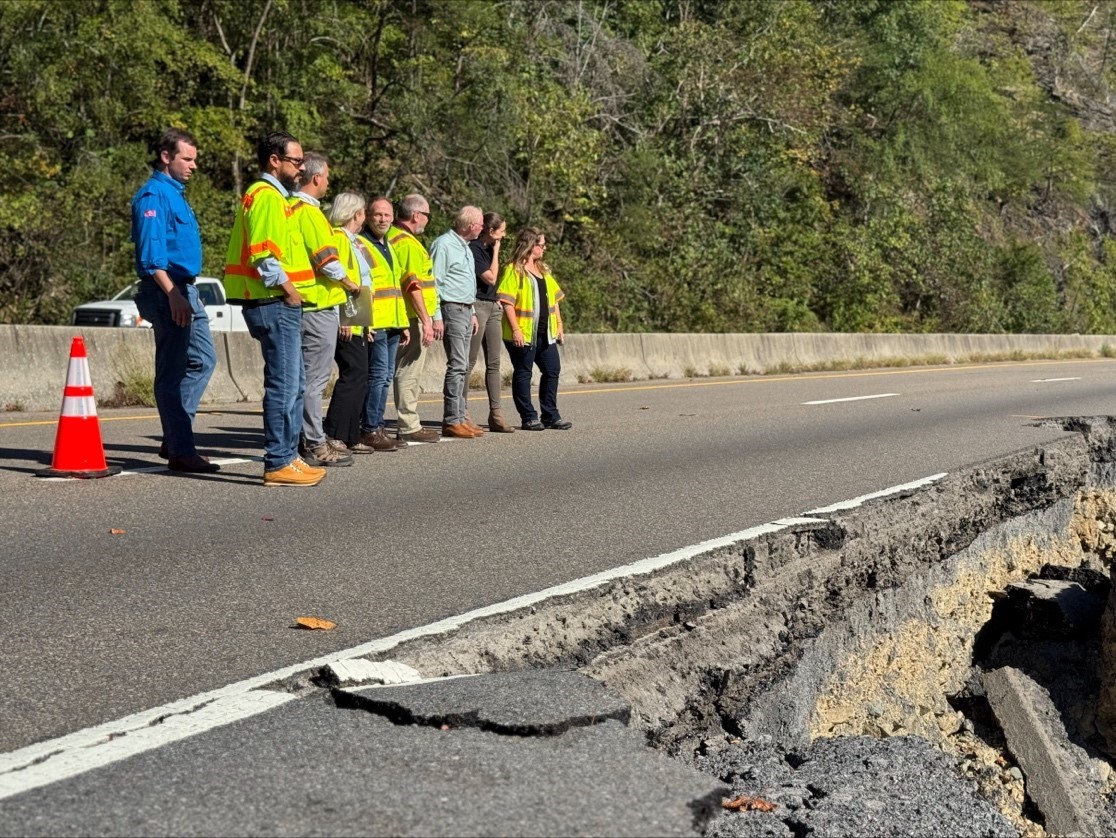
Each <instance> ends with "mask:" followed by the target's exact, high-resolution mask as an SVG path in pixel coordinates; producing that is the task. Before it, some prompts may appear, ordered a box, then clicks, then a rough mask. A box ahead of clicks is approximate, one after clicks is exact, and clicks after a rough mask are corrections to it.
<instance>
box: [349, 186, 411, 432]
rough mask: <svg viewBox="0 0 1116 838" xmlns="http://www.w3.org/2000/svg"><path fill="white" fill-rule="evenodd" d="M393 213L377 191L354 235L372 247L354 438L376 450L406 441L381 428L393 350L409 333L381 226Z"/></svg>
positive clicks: (394, 257)
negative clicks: (364, 366)
mask: <svg viewBox="0 0 1116 838" xmlns="http://www.w3.org/2000/svg"><path fill="white" fill-rule="evenodd" d="M394 216H395V211H394V209H392V206H391V201H389V200H388V199H387V198H385V197H383V196H379V197H376V198H373V199H372V200H371V201H370V202H369V203H368V218H367V225H368V226H367V227H366V235H362V236H361V237H360V238H361V239H362V240H363V241H364V243H365V244H366V245H367V247H368V249H369V250H370V251H371V253H372V257H373V263H372V331H371V332H369V335H368V338H369V341H370V343H369V344H368V395H367V396H366V397H365V400H364V412H363V413H362V414H361V417H360V430H361V434H360V441H361V442H363V443H364V444H365V445H370V446H371V447H372V448H374V449H375V450H376V451H395V450H396V449H398V448H399V447H401V446H404V447H405V446H406V443H401V442H398V441H396V440H394V439H389V438H388V436H387V435H386V434H385V433H384V410H385V409H386V408H387V397H388V389H389V388H390V387H391V380H392V379H393V378H394V377H395V356H396V353H397V352H398V351H399V347H400V346H406V345H407V344H408V343H409V342H410V339H411V335H410V333H409V332H408V331H407V309H406V306H405V305H404V303H403V289H402V288H401V287H400V285H399V266H400V262H399V257H398V256H397V255H396V253H395V249H394V248H393V247H392V246H391V242H389V241H388V240H387V231H388V229H389V228H390V227H391V222H392V220H393V218H394Z"/></svg>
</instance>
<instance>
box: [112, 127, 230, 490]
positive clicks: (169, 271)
mask: <svg viewBox="0 0 1116 838" xmlns="http://www.w3.org/2000/svg"><path fill="white" fill-rule="evenodd" d="M197 159H198V148H197V141H195V140H194V138H193V136H192V135H191V134H190V133H189V132H188V131H183V130H180V129H178V128H169V129H167V130H166V131H164V132H163V134H162V136H161V137H159V141H158V143H157V144H156V146H155V160H154V161H153V163H152V168H153V169H154V171H153V172H152V173H151V177H150V178H148V179H147V182H146V183H144V185H143V186H141V187H140V189H139V191H138V192H137V193H136V195H135V197H134V198H132V241H133V242H134V243H135V245H136V274H137V275H138V276H139V278H140V287H139V290H138V291H137V292H136V297H135V300H136V308H138V309H139V313H140V316H141V317H143V319H144V320H146V321H148V322H149V323H150V324H151V326H152V329H153V331H154V332H155V404H156V406H157V407H158V409H159V420H160V421H161V422H162V425H163V445H162V447H161V448H160V449H159V454H160V456H163V457H166V458H167V459H168V460H169V463H168V465H169V467H170V469H171V471H184V472H214V471H217V470H218V468H219V466H217V465H216V464H215V463H211V462H209V460H208V459H207V458H205V457H202V456H201V455H199V454H198V449H197V447H196V446H195V445H194V416H195V415H196V414H197V411H198V405H199V404H200V403H201V397H202V394H203V393H204V392H205V387H206V385H207V384H208V383H209V378H210V376H212V375H213V369H214V367H215V366H216V365H217V354H216V352H215V351H214V349H213V337H212V335H210V332H209V316H208V315H207V314H206V311H205V306H203V305H202V303H201V300H200V299H199V298H198V291H197V288H196V287H195V286H194V280H195V279H196V278H197V275H198V274H199V273H200V272H201V268H202V249H201V234H200V232H199V230H198V221H197V218H196V217H195V216H194V211H193V210H192V209H191V208H190V205H189V203H187V201H186V195H185V192H186V182H187V181H188V180H189V179H190V176H191V175H192V174H193V173H194V170H195V169H196V168H197V166H198V163H197Z"/></svg>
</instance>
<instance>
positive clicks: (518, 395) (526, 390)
mask: <svg viewBox="0 0 1116 838" xmlns="http://www.w3.org/2000/svg"><path fill="white" fill-rule="evenodd" d="M504 346H506V347H507V350H508V355H510V356H511V362H512V401H514V402H515V409H516V410H518V411H519V418H520V419H522V420H523V422H524V424H527V423H528V422H534V421H535V420H536V419H538V418H539V417H538V414H536V413H535V407H534V405H532V404H531V372H532V370H533V368H534V367H538V368H539V372H540V373H542V377H541V378H540V379H539V409H540V410H541V411H542V421H543V424H550V423H551V422H558V421H560V420H561V419H562V416H561V414H560V413H558V374H559V373H560V372H561V371H562V359H561V357H559V355H558V344H556V343H543V344H542V345H541V346H536V345H533V344H532V345H530V346H516V345H515V344H514V343H512V342H511V341H510V340H506V341H504Z"/></svg>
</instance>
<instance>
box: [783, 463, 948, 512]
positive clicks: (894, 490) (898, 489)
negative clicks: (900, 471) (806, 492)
mask: <svg viewBox="0 0 1116 838" xmlns="http://www.w3.org/2000/svg"><path fill="white" fill-rule="evenodd" d="M947 474H949V472H948V471H943V472H942V473H940V474H931V475H930V476H929V477H923V478H922V479H920V480H912V481H911V482H910V483H903V484H902V485H899V486H892V487H891V488H890V489H882V490H881V491H879V492H872V494H870V495H861V496H860V497H858V498H853V499H852V500H842V501H838V502H837V503H833V504H830V505H829V506H819V507H818V508H817V509H811V510H810V511H809V512H803V513H802V514H803V515H825V514H826V513H828V512H840V511H842V510H845V509H852V508H854V507H857V506H860V505H861V504H862V503H864V502H865V501H869V500H875V499H876V498H883V497H887V496H888V495H898V494H902V493H903V492H909V491H911V490H912V489H920V488H922V487H923V486H928V485H929V484H931V483H934V482H935V481H937V480H941V479H942V478H943V477H945V476H946V475H947Z"/></svg>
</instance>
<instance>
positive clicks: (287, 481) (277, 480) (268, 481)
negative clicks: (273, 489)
mask: <svg viewBox="0 0 1116 838" xmlns="http://www.w3.org/2000/svg"><path fill="white" fill-rule="evenodd" d="M314 471H316V472H318V473H317V474H313V473H311V471H310V467H309V466H307V465H306V464H305V463H304V462H302V460H294V461H292V462H290V463H287V464H286V465H285V466H283V467H282V468H277V469H272V470H271V471H265V472H264V476H263V482H264V485H265V486H317V485H318V484H319V483H321V482H322V479H323V478H324V477H325V471H324V470H323V469H314Z"/></svg>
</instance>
